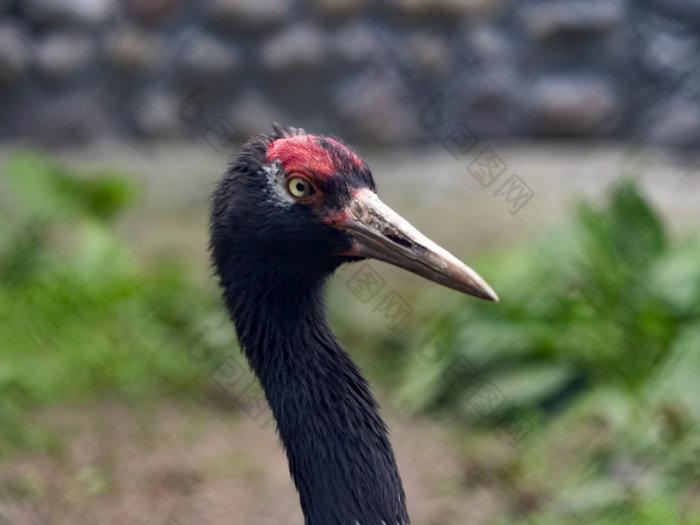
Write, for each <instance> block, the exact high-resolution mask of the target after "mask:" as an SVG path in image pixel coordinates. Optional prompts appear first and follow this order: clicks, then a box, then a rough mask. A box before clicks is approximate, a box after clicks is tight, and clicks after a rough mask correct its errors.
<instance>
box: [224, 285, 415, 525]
mask: <svg viewBox="0 0 700 525" xmlns="http://www.w3.org/2000/svg"><path fill="white" fill-rule="evenodd" d="M251 277H252V275H251ZM324 281H325V277H324V278H319V279H316V280H313V279H312V280H309V279H306V278H301V279H296V280H295V279H294V278H293V277H292V278H290V276H289V275H286V276H285V278H284V279H283V278H281V277H279V278H278V277H277V276H275V275H257V276H255V278H253V279H246V280H245V283H255V285H250V284H245V283H244V284H242V285H240V286H237V287H236V289H231V288H230V287H228V288H226V292H225V298H226V302H227V304H228V307H229V309H230V311H231V314H232V318H233V320H234V323H235V325H236V330H237V333H238V338H239V341H240V344H241V347H242V348H243V351H244V353H245V355H246V356H247V358H248V361H249V362H250V365H251V367H252V368H253V370H254V372H255V374H256V375H257V376H258V378H259V379H260V382H261V384H262V387H263V389H264V391H265V395H266V397H267V400H268V403H269V404H270V408H271V409H272V412H273V414H274V417H275V419H276V421H277V428H278V432H279V435H280V438H281V440H282V442H283V444H284V447H285V450H286V453H287V458H288V460H289V469H290V473H291V476H292V478H293V479H294V482H295V484H296V487H297V490H298V492H299V497H300V500H301V507H302V510H303V512H304V515H305V518H306V521H305V523H306V525H335V524H338V525H340V524H342V525H382V524H386V525H389V524H391V525H395V524H399V525H404V524H408V522H409V520H408V515H407V511H406V503H405V495H404V491H403V487H402V484H401V479H400V477H399V472H398V468H397V466H396V460H395V458H394V453H393V450H392V448H391V444H390V442H389V439H388V431H387V427H386V425H385V423H384V422H383V421H382V419H381V417H380V416H379V411H378V405H377V402H376V401H375V399H374V397H373V396H372V393H371V392H370V389H369V386H368V384H367V381H366V380H365V379H364V377H363V376H362V374H361V373H360V370H359V369H358V367H357V365H355V363H354V362H353V361H352V360H351V358H350V357H349V355H348V354H347V352H345V350H343V348H342V347H341V346H340V344H339V343H338V341H337V340H336V338H335V336H334V335H333V333H332V332H331V330H330V327H329V325H328V323H327V320H326V312H325V305H324ZM238 282H239V283H240V282H241V281H240V280H238ZM260 283H265V285H266V286H265V287H264V288H260V287H259V285H260ZM256 285H257V286H256Z"/></svg>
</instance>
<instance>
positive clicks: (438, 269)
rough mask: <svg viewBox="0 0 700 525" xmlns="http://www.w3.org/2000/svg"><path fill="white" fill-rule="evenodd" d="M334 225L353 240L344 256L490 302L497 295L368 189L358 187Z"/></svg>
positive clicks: (496, 298)
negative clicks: (368, 259) (382, 264)
mask: <svg viewBox="0 0 700 525" xmlns="http://www.w3.org/2000/svg"><path fill="white" fill-rule="evenodd" d="M334 226H336V227H338V228H341V229H344V230H346V231H347V232H348V233H349V234H350V235H351V236H352V237H353V238H354V240H355V242H354V244H353V247H352V248H351V249H350V251H349V252H346V255H356V256H360V257H372V258H374V259H378V260H380V261H384V262H388V263H389V264H393V265H395V266H398V267H400V268H403V269H405V270H408V271H409V272H413V273H415V274H417V275H420V276H421V277H425V278H426V279H429V280H431V281H433V282H436V283H438V284H442V285H443V286H447V287H448V288H452V289H454V290H457V291H460V292H464V293H467V294H469V295H474V296H476V297H480V298H482V299H488V300H490V301H498V296H497V295H496V292H494V291H493V290H492V289H491V287H490V286H489V285H488V284H486V281H484V280H483V279H482V278H481V277H480V276H479V275H478V274H477V273H476V272H475V271H474V270H472V269H471V268H470V267H469V266H467V265H466V264H464V263H463V262H461V261H460V260H459V259H457V258H456V257H455V256H454V255H452V254H451V253H449V252H448V251H447V250H445V249H443V248H441V247H440V246H438V245H437V244H435V243H434V242H433V241H431V240H430V239H428V238H427V237H426V236H425V235H423V234H422V233H421V232H419V231H418V230H416V229H415V228H414V227H413V226H411V224H409V222H408V221H407V220H405V219H404V218H403V217H401V216H400V215H399V214H398V213H396V212H395V211H394V210H392V209H391V208H389V206H387V205H386V204H384V203H383V202H382V201H381V200H379V197H377V194H376V193H374V192H372V191H371V190H359V191H358V192H357V193H356V194H355V199H354V200H353V202H352V204H351V205H350V206H349V207H348V209H347V210H346V213H345V216H344V218H343V219H341V220H338V221H337V222H335V224H334Z"/></svg>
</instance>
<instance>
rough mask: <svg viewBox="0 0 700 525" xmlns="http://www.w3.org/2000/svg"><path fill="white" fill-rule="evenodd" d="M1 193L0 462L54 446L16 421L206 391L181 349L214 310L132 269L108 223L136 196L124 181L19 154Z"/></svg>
mask: <svg viewBox="0 0 700 525" xmlns="http://www.w3.org/2000/svg"><path fill="white" fill-rule="evenodd" d="M2 188H3V191H2V207H1V208H0V231H1V232H2V235H0V319H2V326H1V328H0V349H1V351H0V421H1V423H0V453H1V451H2V447H3V446H7V444H8V443H15V444H24V445H29V446H33V445H37V446H50V445H51V443H50V439H49V438H48V437H47V436H45V435H43V434H42V433H41V432H39V431H33V430H31V429H29V426H28V425H26V424H25V423H23V422H22V418H23V415H24V414H25V413H26V411H27V409H29V408H32V407H38V406H42V405H46V404H49V403H55V402H67V401H78V400H83V399H87V398H90V397H94V396H99V395H117V396H120V397H122V398H124V399H133V400H140V399H143V398H146V397H152V396H154V395H161V394H167V393H176V394H177V393H189V394H192V393H193V392H196V391H199V390H200V389H201V388H202V387H203V385H206V384H207V383H206V381H207V378H206V376H204V377H203V370H202V368H201V367H197V366H195V365H194V364H193V363H191V362H190V361H189V360H188V359H187V357H186V345H187V342H188V341H189V340H190V339H191V338H192V337H193V334H195V333H197V332H198V331H200V330H201V327H202V326H203V325H204V318H203V316H204V315H205V313H211V311H212V309H213V308H216V307H218V305H216V304H215V302H214V301H213V300H212V297H209V296H204V294H203V293H202V292H200V291H198V290H197V288H196V287H195V286H194V285H193V284H192V283H190V281H189V280H188V278H187V277H186V275H185V272H184V270H183V269H181V268H179V267H177V266H175V265H173V264H170V263H161V264H156V265H154V266H153V267H149V268H147V267H143V266H141V265H139V264H138V263H137V261H136V259H135V257H134V256H133V254H132V253H131V251H130V250H129V249H128V247H127V246H126V245H125V243H124V242H123V241H122V240H120V239H119V238H118V237H117V236H116V235H115V233H114V228H113V223H114V220H115V219H117V218H118V216H119V215H120V213H122V212H123V211H124V210H125V209H126V207H127V206H129V205H130V204H131V203H132V202H133V201H134V199H135V197H136V196H137V188H136V187H135V186H134V184H133V183H132V182H131V179H129V178H128V177H125V176H124V175H121V174H119V173H115V172H99V173H95V174H90V175H76V174H73V173H71V172H69V171H68V170H66V169H65V168H63V167H61V166H59V165H57V164H55V163H54V162H52V161H50V160H48V159H46V158H44V157H42V156H40V155H38V154H36V153H33V152H27V151H22V152H15V153H14V154H13V155H12V156H11V157H10V158H9V160H8V162H7V165H6V167H5V171H4V179H3V181H2ZM2 438H4V439H2ZM0 455H1V454H0Z"/></svg>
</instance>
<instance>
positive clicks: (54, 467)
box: [0, 402, 504, 525]
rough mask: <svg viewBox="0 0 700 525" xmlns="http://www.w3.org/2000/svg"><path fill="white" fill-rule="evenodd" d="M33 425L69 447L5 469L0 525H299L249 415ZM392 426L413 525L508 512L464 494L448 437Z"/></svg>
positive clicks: (84, 413)
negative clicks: (281, 524)
mask: <svg viewBox="0 0 700 525" xmlns="http://www.w3.org/2000/svg"><path fill="white" fill-rule="evenodd" d="M33 417H34V423H35V424H36V425H38V426H41V427H42V428H45V429H50V430H51V431H52V432H54V433H55V435H57V436H60V441H61V442H62V446H59V448H58V450H57V451H56V452H55V453H52V454H45V455H15V456H14V459H13V460H11V461H10V462H8V463H6V464H5V465H4V466H3V468H2V472H1V473H0V524H3V525H5V524H7V525H34V524H36V525H40V524H41V525H68V524H78V523H84V524H92V523H99V524H122V523H130V524H134V525H147V524H148V525H151V524H154V525H155V524H158V525H189V524H195V523H197V524H199V523H207V524H210V525H218V524H222V525H223V524H227V525H229V524H250V525H253V524H260V525H266V524H269V525H273V524H275V525H277V524H279V523H288V524H299V525H302V524H303V517H302V514H301V510H300V508H299V502H298V497H297V493H296V491H295V489H294V486H293V483H292V481H291V479H290V477H289V472H288V470H287V462H286V458H285V456H284V453H283V451H282V449H281V447H280V445H279V443H278V440H277V437H276V435H275V432H274V430H273V429H272V428H270V427H267V428H261V424H260V421H254V420H251V419H250V418H248V417H247V416H246V415H244V414H242V413H230V412H227V411H224V410H222V409H220V408H219V409H215V408H211V407H197V406H192V405H183V404H175V403H173V402H163V403H159V404H157V405H153V406H150V407H138V408H135V407H129V406H126V405H124V404H121V403H117V402H100V403H94V404H91V405H86V406H81V407H71V408H66V407H62V408H56V409H52V410H50V411H47V412H44V413H41V414H35V415H34V416H33ZM388 422H389V425H390V427H391V428H392V431H393V436H392V441H393V444H394V447H395V450H396V454H397V460H398V463H399V468H400V470H401V472H402V477H403V481H404V485H405V489H406V492H407V498H408V502H409V511H410V513H411V516H412V520H413V523H415V524H417V525H423V524H425V525H430V524H438V523H439V524H442V525H451V524H455V525H457V524H460V525H461V524H464V523H470V524H474V525H478V524H479V523H485V522H486V521H487V520H489V519H493V518H494V517H496V516H498V515H502V513H503V510H504V509H503V505H504V502H503V501H502V499H501V495H500V494H499V492H498V490H497V489H496V488H495V487H493V486H490V485H489V484H488V483H485V482H484V483H483V484H477V486H473V487H471V488H470V489H469V490H466V487H465V484H466V483H468V477H467V472H468V471H469V465H467V464H465V461H464V460H463V459H462V457H461V455H460V452H459V451H460V448H459V446H458V444H457V443H456V440H455V439H454V437H453V436H452V435H451V434H450V432H449V431H448V430H447V429H445V428H443V427H442V426H440V425H436V423H435V422H434V421H427V420H420V419H413V420H408V419H404V418H401V417H396V416H393V415H391V414H389V415H388ZM479 485H481V486H479Z"/></svg>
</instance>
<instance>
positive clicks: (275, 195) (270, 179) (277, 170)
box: [262, 161, 296, 208]
mask: <svg viewBox="0 0 700 525" xmlns="http://www.w3.org/2000/svg"><path fill="white" fill-rule="evenodd" d="M262 170H263V173H265V178H266V179H267V185H266V188H265V191H266V193H267V196H268V197H267V202H269V203H270V204H274V205H275V206H282V207H284V208H288V207H290V206H291V205H292V204H295V203H296V201H295V200H294V198H293V197H292V196H291V195H290V194H289V193H287V190H286V188H285V184H286V181H285V176H284V170H283V169H282V165H281V164H280V162H279V161H275V162H273V163H272V164H269V165H267V166H263V168H262Z"/></svg>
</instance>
